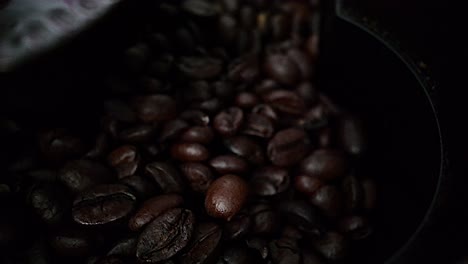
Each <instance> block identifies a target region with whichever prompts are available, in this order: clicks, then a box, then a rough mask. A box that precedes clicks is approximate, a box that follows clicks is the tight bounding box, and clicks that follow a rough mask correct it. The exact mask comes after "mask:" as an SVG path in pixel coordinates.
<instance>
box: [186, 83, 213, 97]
mask: <svg viewBox="0 0 468 264" xmlns="http://www.w3.org/2000/svg"><path fill="white" fill-rule="evenodd" d="M211 97H212V94H211V85H210V83H208V82H207V81H193V82H191V83H190V88H189V89H186V90H184V91H183V93H182V98H183V100H184V101H185V102H193V101H205V100H208V99H210V98H211Z"/></svg>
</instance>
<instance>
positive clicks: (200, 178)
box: [180, 162, 214, 193]
mask: <svg viewBox="0 0 468 264" xmlns="http://www.w3.org/2000/svg"><path fill="white" fill-rule="evenodd" d="M180 170H181V171H182V173H183V174H184V175H185V178H186V179H187V181H188V182H189V185H190V187H191V189H192V190H193V191H195V192H199V193H206V191H207V190H208V187H210V185H211V183H212V182H213V180H214V177H213V174H212V172H211V169H210V168H209V167H207V166H206V165H203V164H202V163H194V162H189V163H184V164H182V165H180Z"/></svg>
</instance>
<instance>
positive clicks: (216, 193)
mask: <svg viewBox="0 0 468 264" xmlns="http://www.w3.org/2000/svg"><path fill="white" fill-rule="evenodd" d="M248 194H249V189H248V185H247V183H246V182H245V181H244V180H243V179H242V178H240V177H238V176H235V175H229V174H228V175H224V176H222V177H220V178H218V179H216V180H215V181H214V182H213V183H212V184H211V185H210V188H209V189H208V192H207V193H206V198H205V209H206V212H207V213H208V214H209V215H210V216H212V217H215V218H222V219H226V220H228V221H229V220H231V219H232V217H234V215H236V214H237V213H238V212H239V211H240V210H241V208H242V206H243V205H244V203H245V202H246V200H247V196H248Z"/></svg>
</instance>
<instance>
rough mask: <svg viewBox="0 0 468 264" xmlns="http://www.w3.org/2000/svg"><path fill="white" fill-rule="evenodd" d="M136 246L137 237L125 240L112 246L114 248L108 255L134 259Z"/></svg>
mask: <svg viewBox="0 0 468 264" xmlns="http://www.w3.org/2000/svg"><path fill="white" fill-rule="evenodd" d="M136 245H137V239H136V238H135V237H130V238H124V239H122V240H120V241H118V242H117V243H116V244H115V245H114V246H112V248H111V249H110V250H109V251H108V252H107V255H108V256H113V255H116V256H125V257H132V256H134V255H135V254H136Z"/></svg>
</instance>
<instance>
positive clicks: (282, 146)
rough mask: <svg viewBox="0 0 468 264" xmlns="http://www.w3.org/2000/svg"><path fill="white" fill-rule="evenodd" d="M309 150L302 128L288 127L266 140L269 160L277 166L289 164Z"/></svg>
mask: <svg viewBox="0 0 468 264" xmlns="http://www.w3.org/2000/svg"><path fill="white" fill-rule="evenodd" d="M308 152H309V138H308V136H307V134H306V133H305V132H304V130H302V129H297V128H290V129H286V130H281V131H279V132H277V133H276V134H275V135H274V136H273V138H272V139H271V140H270V141H269V142H268V147H267V153H268V157H269V158H270V161H271V162H272V163H273V164H275V165H277V166H291V165H294V164H296V163H298V162H300V161H301V160H302V159H303V158H304V157H305V156H306V155H307V153H308Z"/></svg>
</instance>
